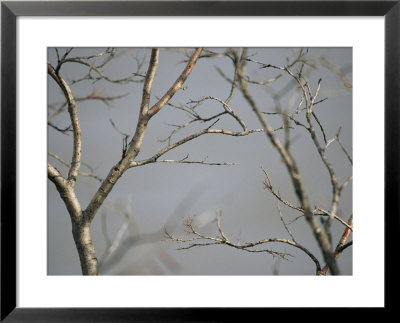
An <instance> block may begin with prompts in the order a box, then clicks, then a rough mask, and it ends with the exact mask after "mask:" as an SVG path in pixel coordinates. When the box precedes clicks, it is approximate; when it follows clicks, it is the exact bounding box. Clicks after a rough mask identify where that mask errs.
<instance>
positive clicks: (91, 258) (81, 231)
mask: <svg viewBox="0 0 400 323" xmlns="http://www.w3.org/2000/svg"><path fill="white" fill-rule="evenodd" d="M72 235H73V237H74V241H75V245H76V250H77V251H78V254H79V260H80V263H81V268H82V274H83V275H98V273H99V266H98V261H97V257H96V251H95V249H94V245H93V242H92V238H91V235H90V224H89V223H87V224H82V223H77V222H75V221H72Z"/></svg>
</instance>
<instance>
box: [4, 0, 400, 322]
mask: <svg viewBox="0 0 400 323" xmlns="http://www.w3.org/2000/svg"><path fill="white" fill-rule="evenodd" d="M399 2H400V1H399V0H396V1H385V0H383V1H121V2H119V1H98V2H95V5H94V2H92V1H90V2H85V1H78V2H77V1H74V2H68V1H66V2H54V1H42V2H31V1H29V2H24V1H18V2H16V1H15V2H13V1H4V2H2V3H1V318H0V319H1V321H2V322H3V321H4V322H30V321H35V322H92V321H96V322H131V321H133V322H143V321H146V322H167V321H174V322H190V321H197V322H199V321H213V322H221V321H229V322H233V321H237V320H239V316H238V314H239V313H238V311H240V314H243V312H244V314H245V315H249V316H248V317H249V319H250V320H252V319H251V317H254V319H255V315H265V313H264V312H262V311H266V310H272V309H240V308H234V309H229V308H214V309H204V308H203V309H196V308H163V309H161V308H129V309H128V308H58V309H50V308H18V307H17V306H16V300H17V290H16V287H17V285H16V284H17V282H16V269H17V264H16V247H17V245H16V243H17V242H16V207H17V205H16V203H17V201H16V197H17V196H16V190H17V183H16V162H17V156H16V135H17V132H16V131H17V129H16V86H17V79H16V54H17V52H16V36H17V30H16V19H17V17H18V16H384V18H385V308H386V309H390V308H393V306H394V301H392V300H391V298H390V294H391V292H390V289H392V288H393V287H394V288H395V287H396V286H398V278H397V277H398V274H397V273H395V272H394V271H395V267H397V266H394V264H391V263H390V262H391V261H392V259H393V262H394V261H396V259H395V258H396V257H394V256H393V255H395V254H398V251H396V246H395V244H394V243H389V241H390V239H394V238H396V237H397V236H398V234H399V222H400V221H399V202H398V201H400V199H399V197H400V196H399V179H400V176H399V155H400V152H399V148H400V147H399V124H400V118H399V110H400V73H399V72H400V71H399V70H400V64H399V62H400V59H399V58H400V46H399V44H400V3H399ZM372 64H373V63H372ZM371 129H372V126H371ZM371 131H373V130H371ZM368 176H371V177H372V178H371V180H373V175H368ZM371 243H373V241H371ZM371 258H373V255H371ZM38 292H40V291H38ZM320 296H321V295H316V297H320ZM327 307H329V306H328V304H327ZM249 311H251V313H248V312H249ZM258 312H261V313H258ZM290 313H292V312H291V311H287V312H285V317H286V318H288V316H287V315H289V314H290ZM253 315H254V316H253ZM333 315H335V314H333ZM269 318H270V319H274V318H272V317H269ZM297 318H298V317H297ZM348 319H352V318H351V317H348Z"/></svg>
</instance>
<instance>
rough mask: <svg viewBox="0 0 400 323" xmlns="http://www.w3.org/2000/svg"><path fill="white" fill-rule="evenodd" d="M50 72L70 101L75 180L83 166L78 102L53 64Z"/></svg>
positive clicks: (71, 177)
mask: <svg viewBox="0 0 400 323" xmlns="http://www.w3.org/2000/svg"><path fill="white" fill-rule="evenodd" d="M48 73H49V75H50V76H51V77H52V78H53V79H54V80H55V81H56V83H57V84H58V86H59V87H60V88H61V90H62V91H63V93H64V96H65V98H66V99H67V102H68V112H69V116H70V119H71V124H72V129H73V134H74V145H73V153H72V161H71V167H70V169H69V173H68V180H69V181H72V182H75V181H76V178H77V177H78V173H79V168H80V166H81V148H82V147H81V146H82V144H81V127H80V124H79V119H78V111H77V109H76V103H75V99H74V96H73V95H72V92H71V89H70V87H69V86H68V84H67V83H66V82H65V81H64V79H63V78H62V77H61V76H60V75H58V74H57V73H56V71H55V69H54V68H53V66H52V65H51V64H50V63H49V64H48Z"/></svg>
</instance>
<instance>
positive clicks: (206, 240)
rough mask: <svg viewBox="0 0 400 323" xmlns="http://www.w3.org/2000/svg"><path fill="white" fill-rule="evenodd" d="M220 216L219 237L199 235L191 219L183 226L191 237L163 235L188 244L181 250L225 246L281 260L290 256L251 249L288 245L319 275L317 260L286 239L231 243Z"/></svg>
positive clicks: (272, 251)
mask: <svg viewBox="0 0 400 323" xmlns="http://www.w3.org/2000/svg"><path fill="white" fill-rule="evenodd" d="M221 216H222V213H219V214H218V215H217V228H218V231H219V234H220V235H219V236H216V237H212V236H207V235H204V234H201V233H200V232H198V231H197V230H196V229H195V228H194V227H193V220H192V219H191V218H189V219H187V220H186V222H185V226H186V227H187V229H188V231H189V234H191V235H193V237H189V238H177V237H174V236H173V235H171V234H169V233H168V232H167V230H166V229H165V230H164V231H165V235H166V237H167V238H168V239H170V240H172V241H176V242H180V243H184V244H187V243H189V244H188V245H187V246H182V247H179V249H181V250H184V249H190V248H193V247H205V246H212V245H226V246H229V247H233V248H236V249H240V250H243V251H247V252H267V253H269V254H271V255H273V256H278V257H280V258H282V259H286V257H287V256H290V254H288V253H282V252H278V251H274V250H271V249H253V248H254V247H257V246H260V245H263V244H267V243H283V244H288V245H291V246H293V247H295V248H298V249H300V250H302V251H303V252H304V253H305V254H307V255H308V256H309V257H310V259H311V260H312V261H313V262H314V264H315V267H316V273H317V274H319V273H320V271H321V265H320V263H319V261H318V259H317V258H316V257H315V256H314V255H313V254H312V253H311V252H310V251H309V250H308V249H307V248H305V247H304V246H302V245H301V244H299V243H297V242H295V241H291V240H288V239H281V238H266V239H262V240H258V241H255V242H249V243H235V242H232V241H231V240H230V239H229V238H228V237H227V235H226V234H225V232H224V231H223V229H222V227H221Z"/></svg>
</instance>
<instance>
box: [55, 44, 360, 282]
mask: <svg viewBox="0 0 400 323" xmlns="http://www.w3.org/2000/svg"><path fill="white" fill-rule="evenodd" d="M352 73H353V52H352V47H304V48H292V47H254V48H245V47H239V48H225V47H210V48H203V47H199V48H194V47H161V48H141V47H124V48H119V47H104V48H94V47H48V48H47V82H48V83H47V152H48V156H47V160H48V165H47V176H48V181H47V196H48V200H47V211H48V214H47V235H48V236H47V246H48V250H47V255H48V259H47V274H48V275H318V276H321V275H352V274H353V260H352V258H353V257H352V234H353V225H352V224H353V213H352V207H353V206H352V200H353V199H352V179H353V173H352V166H353V157H352V155H353V154H352V150H353V146H352V134H353V128H352V127H353V118H352V116H353V110H352V103H353V95H352V93H353V92H352V88H353V85H352V76H353V74H352Z"/></svg>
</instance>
